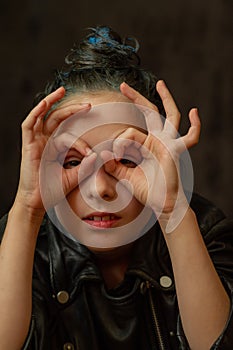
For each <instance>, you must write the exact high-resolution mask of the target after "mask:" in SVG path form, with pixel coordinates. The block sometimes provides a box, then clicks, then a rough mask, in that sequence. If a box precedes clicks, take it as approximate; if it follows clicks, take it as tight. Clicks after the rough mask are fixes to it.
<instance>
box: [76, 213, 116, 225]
mask: <svg viewBox="0 0 233 350" xmlns="http://www.w3.org/2000/svg"><path fill="white" fill-rule="evenodd" d="M82 220H83V221H84V222H85V223H87V224H88V225H91V226H94V227H98V228H110V227H113V226H114V225H115V224H116V223H117V222H118V221H119V220H120V217H119V216H117V215H115V214H112V213H92V214H90V215H88V216H86V217H84V218H83V219H82Z"/></svg>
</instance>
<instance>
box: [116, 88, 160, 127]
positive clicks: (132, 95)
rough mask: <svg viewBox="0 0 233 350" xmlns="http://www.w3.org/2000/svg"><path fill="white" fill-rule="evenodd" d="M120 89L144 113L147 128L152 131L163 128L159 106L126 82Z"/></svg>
mask: <svg viewBox="0 0 233 350" xmlns="http://www.w3.org/2000/svg"><path fill="white" fill-rule="evenodd" d="M120 90H121V92H122V94H123V95H124V96H126V97H128V98H129V99H130V100H131V101H132V102H133V103H134V104H136V105H137V107H138V108H139V109H140V110H141V111H142V112H143V113H144V116H145V119H146V124H147V129H148V131H149V132H150V133H154V132H155V131H156V132H157V131H158V130H159V131H160V130H162V127H163V123H162V121H161V117H160V114H159V111H158V108H157V107H156V106H155V105H154V104H153V103H151V102H150V101H149V100H148V99H147V98H145V97H144V96H142V95H141V94H140V93H139V92H138V91H136V90H134V89H133V88H132V87H130V86H129V85H128V84H126V83H122V84H121V85H120Z"/></svg>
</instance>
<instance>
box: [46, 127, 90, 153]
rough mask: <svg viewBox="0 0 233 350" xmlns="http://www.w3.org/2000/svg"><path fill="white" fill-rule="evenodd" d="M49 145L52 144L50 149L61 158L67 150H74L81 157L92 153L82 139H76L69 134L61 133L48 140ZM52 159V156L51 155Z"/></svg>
mask: <svg viewBox="0 0 233 350" xmlns="http://www.w3.org/2000/svg"><path fill="white" fill-rule="evenodd" d="M49 142H50V143H52V144H53V147H52V149H53V150H54V152H55V153H56V154H57V155H60V156H61V158H62V157H65V156H66V154H67V152H68V151H69V150H74V151H75V152H78V153H79V154H80V155H82V156H87V155H89V154H91V153H92V150H91V148H90V147H89V145H88V144H87V143H86V141H84V140H83V139H82V138H79V139H76V137H74V136H73V135H71V134H69V133H63V134H61V135H59V136H57V137H55V138H50V141H49ZM52 158H54V154H53V155H52Z"/></svg>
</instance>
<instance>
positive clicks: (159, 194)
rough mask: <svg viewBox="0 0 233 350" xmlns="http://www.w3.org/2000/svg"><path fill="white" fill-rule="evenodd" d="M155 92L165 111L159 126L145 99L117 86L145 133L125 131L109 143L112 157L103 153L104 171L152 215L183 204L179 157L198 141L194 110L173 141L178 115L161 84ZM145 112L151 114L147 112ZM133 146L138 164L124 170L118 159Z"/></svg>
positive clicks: (156, 115)
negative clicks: (137, 112) (128, 189)
mask: <svg viewBox="0 0 233 350" xmlns="http://www.w3.org/2000/svg"><path fill="white" fill-rule="evenodd" d="M156 88H157V91H158V93H159V95H160V97H161V99H162V102H163V105H164V109H165V112H166V115H167V116H166V120H165V123H164V125H163V123H162V121H161V117H160V115H159V113H158V109H157V107H156V106H155V105H153V104H152V103H151V102H150V101H148V100H147V99H146V98H145V97H143V96H142V95H140V94H139V93H138V92H137V91H135V90H134V89H132V88H131V87H129V86H128V85H127V84H125V83H123V84H121V92H122V93H123V95H125V96H126V97H128V98H129V99H130V100H131V101H132V102H133V103H135V104H136V105H137V106H139V108H141V109H142V110H143V109H145V110H146V112H145V113H144V114H145V119H146V123H147V129H148V134H145V133H143V132H142V131H140V130H137V129H134V128H129V129H127V130H126V131H125V132H124V133H122V134H121V135H119V136H118V137H117V138H116V139H115V141H114V143H113V154H110V153H109V152H103V154H102V157H103V158H104V160H105V162H106V163H105V170H106V171H107V172H108V173H110V174H111V175H112V176H114V177H115V178H116V179H118V180H122V179H124V180H127V181H128V182H129V183H130V185H131V186H132V187H133V194H134V196H135V197H136V198H137V199H138V200H139V201H140V202H141V203H142V204H144V205H148V206H150V207H151V208H152V209H153V210H154V212H155V213H156V214H159V215H160V214H166V215H167V214H168V215H170V214H171V213H172V212H173V210H174V207H175V205H176V202H177V200H178V201H180V202H183V201H184V200H185V196H184V194H183V189H182V185H181V180H180V173H179V158H180V154H181V153H182V152H183V151H185V150H186V149H188V148H190V147H191V146H193V145H194V144H196V143H197V142H198V139H199V134H200V120H199V116H198V112H197V110H196V109H191V111H190V113H189V119H190V123H191V126H190V128H189V130H188V132H187V134H186V135H184V136H182V137H179V138H177V133H178V128H179V124H180V113H179V111H178V109H177V106H176V104H175V102H174V100H173V98H172V95H171V94H170V92H169V90H168V89H167V87H166V86H165V84H164V82H163V81H159V82H158V83H157V86H156ZM148 109H150V110H151V113H148ZM132 147H135V148H136V149H138V150H139V151H140V152H141V156H142V161H141V163H140V164H139V165H137V166H135V167H131V168H130V167H126V166H124V164H122V162H120V159H121V158H122V157H123V155H124V154H125V153H126V154H127V149H129V148H132Z"/></svg>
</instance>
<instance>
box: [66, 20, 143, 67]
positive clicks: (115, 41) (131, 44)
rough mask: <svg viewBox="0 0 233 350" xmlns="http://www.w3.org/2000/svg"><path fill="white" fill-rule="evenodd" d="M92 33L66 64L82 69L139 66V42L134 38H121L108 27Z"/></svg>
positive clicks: (67, 59)
mask: <svg viewBox="0 0 233 350" xmlns="http://www.w3.org/2000/svg"><path fill="white" fill-rule="evenodd" d="M89 30H90V31H91V33H88V35H87V36H86V37H85V38H84V39H83V41H82V42H81V43H80V45H79V46H78V47H74V48H73V49H72V50H71V52H70V54H69V55H68V56H67V57H66V63H67V64H69V65H72V66H73V67H76V69H77V68H79V69H82V68H105V67H108V68H109V67H112V68H126V67H130V66H132V65H134V66H135V65H139V64H140V59H139V56H138V55H137V51H138V49H139V43H138V41H137V40H136V39H135V38H133V37H126V38H124V39H121V37H120V36H119V35H118V34H117V33H116V32H114V31H113V30H112V29H111V28H110V27H108V26H98V27H96V28H89Z"/></svg>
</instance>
